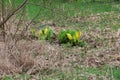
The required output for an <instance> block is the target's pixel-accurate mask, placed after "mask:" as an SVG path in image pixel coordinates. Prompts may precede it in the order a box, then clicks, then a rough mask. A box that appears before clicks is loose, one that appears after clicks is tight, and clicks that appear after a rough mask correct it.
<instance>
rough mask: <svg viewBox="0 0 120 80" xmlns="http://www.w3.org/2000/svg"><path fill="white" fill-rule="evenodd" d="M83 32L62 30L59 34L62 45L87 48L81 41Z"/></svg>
mask: <svg viewBox="0 0 120 80" xmlns="http://www.w3.org/2000/svg"><path fill="white" fill-rule="evenodd" d="M81 36H82V32H81V31H79V30H69V29H68V30H62V31H61V32H60V33H59V34H58V41H59V43H60V44H64V43H65V44H66V43H67V44H70V45H71V46H76V45H79V46H85V42H84V41H82V40H81Z"/></svg>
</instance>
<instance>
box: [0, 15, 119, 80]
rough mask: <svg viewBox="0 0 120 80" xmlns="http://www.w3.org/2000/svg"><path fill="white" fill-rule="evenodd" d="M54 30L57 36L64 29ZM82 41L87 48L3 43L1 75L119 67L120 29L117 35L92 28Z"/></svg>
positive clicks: (0, 45)
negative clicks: (106, 66)
mask: <svg viewBox="0 0 120 80" xmlns="http://www.w3.org/2000/svg"><path fill="white" fill-rule="evenodd" d="M89 19H90V20H91V19H92V20H93V21H96V19H99V18H98V17H96V16H95V17H93V16H90V17H89V18H87V20H89ZM8 25H10V24H8ZM52 28H53V30H55V31H56V32H59V31H60V30H61V29H65V28H59V27H52ZM11 32H12V31H11ZM0 39H1V38H0ZM82 39H83V40H85V41H86V43H87V46H86V47H84V48H81V47H63V46H60V45H59V44H54V43H53V44H50V43H49V42H45V41H38V40H25V39H20V40H18V41H17V42H15V41H14V40H13V39H11V38H10V37H8V39H7V40H8V41H7V42H6V43H3V42H2V40H0V41H1V42H0V75H1V76H4V75H11V74H12V75H13V74H16V73H23V72H25V73H28V74H31V75H35V74H38V73H40V72H42V71H44V72H45V71H46V70H47V71H51V70H55V69H58V70H61V71H63V72H69V71H71V69H72V68H73V67H76V66H78V65H80V66H83V67H84V68H86V67H91V66H92V67H98V66H102V65H105V64H108V65H110V66H118V67H119V66H120V29H118V31H116V32H115V31H113V30H112V29H111V28H105V29H93V28H89V32H84V33H83V37H82ZM47 71H46V72H47ZM53 74H54V73H53ZM51 75H52V73H51ZM89 78H90V80H92V79H93V78H96V77H95V75H93V74H91V75H90V76H89ZM106 80H107V79H106Z"/></svg>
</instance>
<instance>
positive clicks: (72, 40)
mask: <svg viewBox="0 0 120 80" xmlns="http://www.w3.org/2000/svg"><path fill="white" fill-rule="evenodd" d="M31 33H32V35H33V36H35V37H37V38H38V39H39V40H49V41H50V42H51V41H52V42H53V41H54V39H55V40H56V39H57V40H58V42H59V44H68V45H70V46H76V45H79V46H81V47H83V46H85V42H84V41H82V40H81V39H80V38H81V36H82V32H81V31H78V30H70V29H68V30H62V31H60V32H59V33H58V35H57V36H56V34H55V33H54V32H53V30H52V29H50V28H49V27H46V28H44V29H42V30H38V31H37V30H36V29H34V28H33V29H31ZM54 35H55V36H54ZM53 37H54V38H53Z"/></svg>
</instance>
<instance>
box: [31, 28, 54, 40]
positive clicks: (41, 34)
mask: <svg viewBox="0 0 120 80" xmlns="http://www.w3.org/2000/svg"><path fill="white" fill-rule="evenodd" d="M31 33H32V35H33V36H36V37H38V39H39V40H49V41H52V36H53V35H54V32H53V30H52V29H50V28H49V27H45V28H43V29H40V30H36V29H31Z"/></svg>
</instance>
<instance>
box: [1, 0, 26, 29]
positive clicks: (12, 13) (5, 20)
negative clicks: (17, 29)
mask: <svg viewBox="0 0 120 80" xmlns="http://www.w3.org/2000/svg"><path fill="white" fill-rule="evenodd" d="M27 1H28V0H25V1H24V2H23V3H22V4H21V5H20V6H18V7H17V8H16V9H15V10H13V11H12V12H11V13H10V14H9V15H8V16H7V18H5V19H4V21H2V22H1V23H0V27H1V26H2V25H3V24H4V23H6V22H7V21H8V20H9V19H10V18H11V17H12V16H13V15H14V14H15V13H16V12H17V11H19V10H20V9H21V8H22V7H23V6H24V5H25V4H26V2H27Z"/></svg>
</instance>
